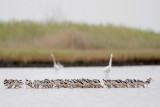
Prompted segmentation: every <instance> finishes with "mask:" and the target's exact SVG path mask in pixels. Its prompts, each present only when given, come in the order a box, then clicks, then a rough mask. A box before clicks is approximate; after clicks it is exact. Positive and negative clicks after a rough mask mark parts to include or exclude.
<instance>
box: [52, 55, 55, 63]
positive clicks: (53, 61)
mask: <svg viewBox="0 0 160 107" xmlns="http://www.w3.org/2000/svg"><path fill="white" fill-rule="evenodd" d="M52 58H53V65H55V64H56V60H55V57H54V56H52Z"/></svg>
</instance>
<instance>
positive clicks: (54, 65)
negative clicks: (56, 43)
mask: <svg viewBox="0 0 160 107" xmlns="http://www.w3.org/2000/svg"><path fill="white" fill-rule="evenodd" d="M51 57H52V58H53V67H54V69H55V70H59V69H60V68H63V65H62V64H60V63H59V62H58V63H56V59H55V56H54V55H53V54H51Z"/></svg>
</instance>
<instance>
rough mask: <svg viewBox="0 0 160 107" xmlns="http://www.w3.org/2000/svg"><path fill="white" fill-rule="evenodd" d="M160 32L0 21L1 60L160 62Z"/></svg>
mask: <svg viewBox="0 0 160 107" xmlns="http://www.w3.org/2000/svg"><path fill="white" fill-rule="evenodd" d="M159 50H160V33H154V32H152V31H142V30H138V29H134V28H127V27H123V26H112V25H97V26H94V25H86V24H76V23H69V22H64V23H52V22H50V23H36V22H29V21H23V22H0V62H2V63H3V62H9V63H10V62H11V63H12V62H19V63H32V62H43V63H51V62H52V59H51V57H50V54H51V53H54V54H55V56H56V58H57V60H58V61H60V62H63V63H71V64H74V63H84V64H85V63H86V64H87V63H88V64H89V63H95V64H99V63H108V59H109V54H110V53H111V52H112V53H114V63H120V64H121V63H127V62H158V63H159V62H160V51H159Z"/></svg>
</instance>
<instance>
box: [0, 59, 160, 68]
mask: <svg viewBox="0 0 160 107" xmlns="http://www.w3.org/2000/svg"><path fill="white" fill-rule="evenodd" d="M61 64H62V65H64V66H65V67H71V66H73V67H77V66H107V65H108V62H81V61H79V62H74V63H71V62H61ZM112 65H113V66H135V65H140V66H142V65H160V60H153V61H126V62H116V61H113V62H112ZM52 66H53V63H52V62H27V63H24V62H12V61H0V67H52Z"/></svg>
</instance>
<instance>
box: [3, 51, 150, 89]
mask: <svg viewBox="0 0 160 107" xmlns="http://www.w3.org/2000/svg"><path fill="white" fill-rule="evenodd" d="M51 56H52V58H53V66H54V69H55V70H58V69H60V68H62V67H63V65H61V64H60V63H56V60H55V56H54V55H53V54H51ZM112 56H113V54H111V56H110V60H109V65H108V66H106V67H105V68H104V72H105V79H103V85H102V84H101V81H100V80H99V79H85V78H82V79H65V80H63V79H56V80H53V79H52V80H49V79H44V80H34V81H31V80H28V79H26V80H25V86H26V87H27V88H35V89H39V88H104V87H107V88H140V87H143V88H145V87H146V86H147V87H148V85H149V84H150V83H151V81H152V78H149V79H147V80H146V81H143V80H136V79H126V80H124V81H123V80H121V79H117V80H111V79H108V78H109V73H110V71H111V66H112ZM23 85H24V82H23V81H22V80H17V79H15V80H14V79H5V80H4V86H5V87H6V88H8V89H10V88H22V87H23Z"/></svg>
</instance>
